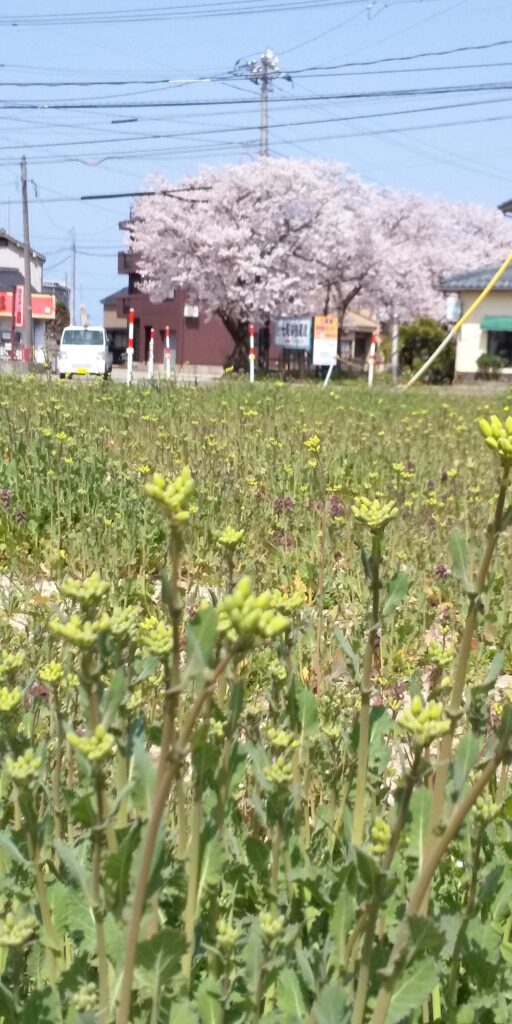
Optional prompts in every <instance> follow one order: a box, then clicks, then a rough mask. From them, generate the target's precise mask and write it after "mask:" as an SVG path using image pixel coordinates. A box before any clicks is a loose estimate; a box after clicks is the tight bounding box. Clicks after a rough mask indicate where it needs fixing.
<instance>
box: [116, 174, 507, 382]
mask: <svg viewBox="0 0 512 1024" xmlns="http://www.w3.org/2000/svg"><path fill="white" fill-rule="evenodd" d="M151 190H152V191H156V192H157V193H158V194H157V195H147V196H144V197H142V198H141V199H140V200H139V201H138V202H137V204H136V206H135V208H134V214H133V218H132V225H131V229H132V238H133V247H134V251H135V254H136V256H137V260H138V265H139V269H140V272H141V274H142V276H143V279H144V281H145V286H146V288H147V289H148V291H149V292H150V294H151V295H152V297H153V298H154V299H155V300H157V301H158V300H160V299H163V298H165V297H166V295H168V294H169V292H170V290H171V289H172V288H173V287H176V286H178V287H183V288H185V289H186V290H187V292H188V294H189V296H190V298H192V299H195V300H197V301H198V302H199V303H200V304H201V305H202V308H203V310H204V311H205V312H206V314H207V315H213V314H217V315H218V316H219V317H221V319H222V320H223V322H224V324H225V325H226V327H227V329H228V330H229V332H230V333H231V335H232V337H233V341H234V361H235V362H239V363H240V362H242V361H243V360H244V359H245V358H246V355H247V334H248V332H247V325H248V322H249V321H250V320H254V321H259V322H262V321H264V320H265V319H267V318H268V317H275V316H279V315H293V314H312V313H320V312H325V313H328V312H331V313H337V314H338V315H339V316H340V318H341V319H342V318H343V316H344V314H345V312H346V310H347V309H348V308H349V307H350V306H351V305H352V304H354V303H356V304H357V305H359V306H360V307H365V308H369V309H371V310H372V311H373V312H374V313H375V314H376V315H377V316H378V317H379V318H381V319H386V318H388V317H391V315H394V316H396V317H398V318H399V319H400V320H401V321H402V322H410V321H411V320H414V319H416V317H418V316H434V317H441V316H442V315H443V310H444V300H443V297H442V294H441V292H440V289H439V279H440V276H441V275H442V274H444V273H447V272H450V273H452V272H457V271H462V270H465V269H469V268H471V267H474V266H479V265H484V264H485V263H495V262H497V261H499V260H500V259H501V258H503V257H504V255H505V254H506V252H507V251H508V250H509V249H510V247H511V244H512V227H511V225H510V222H508V221H506V220H505V218H503V216H502V215H501V214H499V213H498V211H497V210H496V211H495V210H491V209H487V208H485V207H478V206H470V205H467V204H462V203H449V202H446V201H445V200H442V199H426V198H425V197H423V196H417V195H406V194H401V193H399V192H396V191H392V190H389V189H384V188H381V187H380V186H376V185H372V184H368V183H366V182H363V181H362V180H361V179H360V178H359V177H358V176H357V175H354V174H352V173H351V172H349V171H348V170H347V169H346V168H345V167H344V166H343V165H341V164H335V163H329V162H325V161H303V160H286V159H268V158H266V159H260V160H257V161H255V162H254V163H252V164H248V165H247V164H244V165H243V166H228V167H223V168H207V169H205V170H204V171H202V172H200V173H198V174H197V175H195V176H193V177H191V178H188V179H185V180H184V181H182V182H180V183H179V184H178V185H171V184H169V183H168V182H166V181H164V180H162V179H156V180H155V181H153V182H152V183H151Z"/></svg>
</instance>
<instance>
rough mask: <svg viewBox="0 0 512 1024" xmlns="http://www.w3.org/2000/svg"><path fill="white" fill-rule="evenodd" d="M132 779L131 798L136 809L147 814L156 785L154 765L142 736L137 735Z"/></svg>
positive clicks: (149, 810) (134, 745)
mask: <svg viewBox="0 0 512 1024" xmlns="http://www.w3.org/2000/svg"><path fill="white" fill-rule="evenodd" d="M132 781H133V789H132V800H133V802H134V804H135V806H136V808H137V809H138V810H142V811H144V812H145V813H146V814H147V815H148V816H149V814H150V812H151V802H152V799H153V795H154V791H155V785H156V765H155V763H154V762H153V760H152V759H151V757H150V756H149V754H148V752H147V750H146V746H145V743H144V738H143V737H142V736H137V737H136V738H135V740H134V744H133V760H132Z"/></svg>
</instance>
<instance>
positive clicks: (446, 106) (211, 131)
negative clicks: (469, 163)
mask: <svg viewBox="0 0 512 1024" xmlns="http://www.w3.org/2000/svg"><path fill="white" fill-rule="evenodd" d="M511 101H512V96H503V97H498V98H492V99H480V100H465V101H462V102H460V101H458V102H457V103H440V104H435V105H432V106H428V107H406V108H403V109H401V110H383V111H374V112H371V113H364V114H346V115H343V116H332V117H322V118H310V119H307V120H300V121H277V122H275V123H274V124H273V125H272V128H273V129H274V128H277V129H279V128H303V127H306V126H309V125H315V124H336V123H340V122H341V123H343V122H345V121H362V120H368V119H372V118H384V117H397V116H398V117H399V116H402V115H403V114H407V115H410V114H422V113H432V112H434V111H437V110H458V109H462V108H466V107H476V106H488V105H492V104H495V103H496V104H497V103H510V102H511ZM302 102H305V101H302ZM326 109H327V108H326ZM249 131H255V126H254V125H247V124H246V125H226V126H225V127H217V128H198V129H196V130H194V131H187V132H147V133H144V134H143V133H138V134H136V135H132V136H127V137H126V138H123V139H119V138H105V139H93V140H88V139H76V140H71V141H61V142H35V143H32V144H29V145H26V146H25V149H50V148H52V149H53V148H58V147H63V148H65V147H66V146H80V147H82V146H93V145H94V146H99V145H111V144H112V143H113V142H118V143H119V142H123V143H124V142H145V141H148V142H149V141H160V140H165V139H187V138H200V137H202V136H206V135H224V134H232V133H236V132H249ZM237 144H238V143H236V142H235V143H234V145H237ZM17 148H18V147H17V146H16V145H9V146H0V152H5V151H11V150H17ZM136 152H143V154H144V153H145V154H147V155H148V156H149V155H150V151H148V150H146V149H145V150H144V151H136ZM131 155H132V152H131V151H130V150H124V151H121V152H119V153H117V154H115V153H112V154H106V155H105V156H104V157H103V158H102V159H104V160H106V159H117V158H119V159H122V158H125V157H127V156H128V157H129V156H131ZM57 157H58V159H57V160H56V162H61V161H64V162H68V161H70V160H74V159H76V158H75V157H73V156H67V155H66V154H57Z"/></svg>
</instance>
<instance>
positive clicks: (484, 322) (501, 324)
mask: <svg viewBox="0 0 512 1024" xmlns="http://www.w3.org/2000/svg"><path fill="white" fill-rule="evenodd" d="M480 327H481V328H482V330H484V331H511V332H512V316H484V317H482V319H481V320H480Z"/></svg>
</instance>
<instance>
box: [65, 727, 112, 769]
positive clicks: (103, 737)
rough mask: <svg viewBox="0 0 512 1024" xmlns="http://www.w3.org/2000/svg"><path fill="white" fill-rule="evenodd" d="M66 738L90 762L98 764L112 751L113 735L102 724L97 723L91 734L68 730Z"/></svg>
mask: <svg viewBox="0 0 512 1024" xmlns="http://www.w3.org/2000/svg"><path fill="white" fill-rule="evenodd" d="M66 738H67V741H68V743H69V745H70V746H71V747H74V748H75V750H79V751H80V753H81V754H83V755H84V757H86V758H87V760H88V761H90V762H91V764H99V763H100V762H101V761H105V760H106V758H107V757H109V755H110V754H111V753H113V750H112V748H113V746H114V737H113V736H112V734H111V733H109V732H107V730H106V729H105V726H104V725H97V726H96V729H95V730H94V732H93V734H92V736H77V734H76V733H74V732H69V733H68V734H67V737H66Z"/></svg>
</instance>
